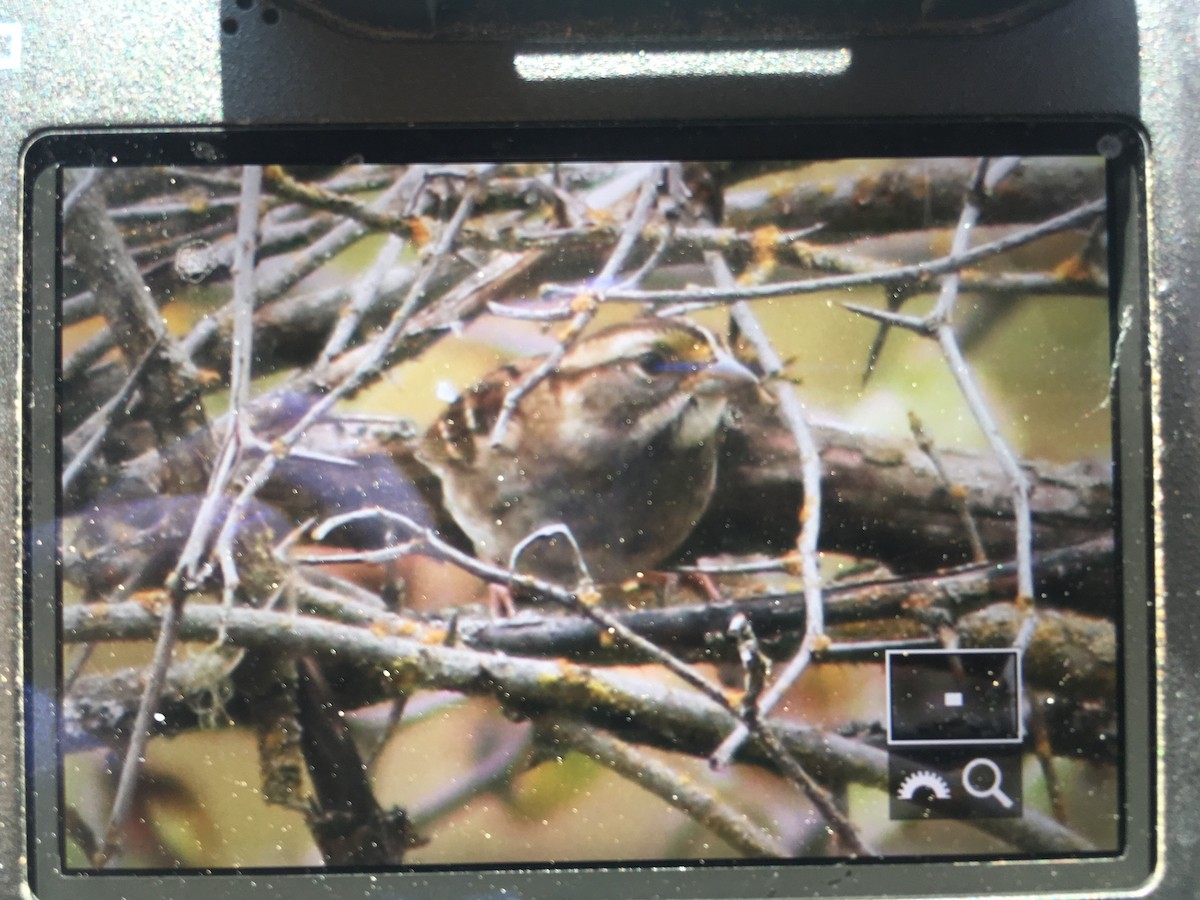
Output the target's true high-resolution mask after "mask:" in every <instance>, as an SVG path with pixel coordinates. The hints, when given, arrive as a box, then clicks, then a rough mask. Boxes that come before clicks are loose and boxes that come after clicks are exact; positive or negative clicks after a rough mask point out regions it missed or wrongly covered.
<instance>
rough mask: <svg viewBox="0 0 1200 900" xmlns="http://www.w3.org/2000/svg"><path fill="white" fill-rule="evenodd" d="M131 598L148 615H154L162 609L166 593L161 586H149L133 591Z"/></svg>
mask: <svg viewBox="0 0 1200 900" xmlns="http://www.w3.org/2000/svg"><path fill="white" fill-rule="evenodd" d="M131 599H132V600H133V602H134V603H136V604H138V605H139V606H140V607H141V608H142V609H144V610H146V612H148V613H150V615H152V616H156V615H158V614H159V612H161V611H162V607H163V604H164V603H165V602H166V600H167V593H166V591H164V590H163V589H162V588H150V589H148V590H144V591H134V592H133V597H132V598H131Z"/></svg>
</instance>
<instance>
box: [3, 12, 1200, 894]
mask: <svg viewBox="0 0 1200 900" xmlns="http://www.w3.org/2000/svg"><path fill="white" fill-rule="evenodd" d="M229 7H230V8H229V9H227V10H225V11H224V12H225V13H229V12H232V11H233V10H232V4H229ZM1130 9H1131V8H1130V4H1129V3H1128V2H1124V0H1095V2H1076V3H1074V4H1072V5H1070V6H1068V7H1067V8H1066V9H1064V10H1062V11H1059V12H1056V13H1053V14H1051V15H1050V16H1047V17H1046V18H1044V19H1042V20H1039V21H1038V22H1035V23H1032V24H1031V25H1029V26H1026V27H1024V28H1021V29H1018V30H1017V31H1015V32H1013V33H1011V34H1010V35H1007V36H1005V37H1002V38H999V39H997V38H973V39H972V38H967V39H959V40H955V41H938V40H934V39H928V38H926V39H908V40H905V41H898V42H896V43H895V44H893V45H890V46H885V45H882V44H878V43H866V44H863V45H862V46H856V47H855V48H854V49H855V60H854V64H853V65H852V67H851V70H850V72H849V74H848V75H847V76H846V77H845V78H844V79H843V80H840V81H839V82H838V83H836V84H832V85H829V84H825V85H818V84H815V83H813V82H811V81H808V82H805V81H801V80H780V81H776V82H770V83H767V82H766V81H764V80H763V79H747V80H739V79H721V80H718V81H706V82H704V83H703V84H695V83H690V84H689V83H685V82H656V83H653V84H649V85H641V86H638V87H637V88H636V89H635V88H634V87H632V86H630V85H629V84H603V85H600V84H595V85H591V86H579V85H575V86H572V87H566V86H563V85H536V86H533V85H522V84H520V83H519V82H517V81H516V79H515V77H514V76H513V74H512V67H511V49H510V48H506V47H504V46H502V45H495V44H492V45H477V46H472V45H454V46H450V47H444V46H443V47H439V46H434V45H422V46H419V47H415V48H400V47H397V46H394V45H376V46H369V45H362V44H360V43H358V42H356V41H354V40H353V39H350V38H347V37H345V36H341V35H337V36H330V35H329V34H327V33H323V32H321V31H320V30H319V29H318V28H316V27H315V26H309V25H308V24H307V23H301V22H299V21H291V20H285V21H284V22H283V23H281V25H280V26H277V27H275V28H271V27H267V26H264V25H263V24H262V23H261V21H260V20H258V19H255V18H253V17H250V16H244V14H240V13H239V15H243V16H244V19H245V21H244V27H243V28H241V29H240V30H239V32H238V34H237V35H235V36H234V37H232V38H222V37H221V31H220V28H219V23H220V20H221V16H222V14H223V12H222V10H221V9H220V8H219V4H218V3H217V2H215V0H168V2H162V0H158V2H155V0H122V2H115V0H53V2H48V0H0V22H12V21H17V22H20V23H21V24H22V26H23V30H24V48H23V65H22V68H21V69H19V70H0V123H2V127H0V152H2V154H3V158H4V159H5V160H7V161H8V165H9V166H10V172H11V171H12V169H13V168H15V166H16V165H17V162H18V159H19V155H20V149H21V145H22V144H23V142H24V141H25V140H26V138H27V137H28V136H29V135H31V134H33V133H34V132H36V131H39V130H41V129H45V128H55V127H63V126H67V125H69V124H71V123H79V124H87V125H105V124H125V125H139V124H206V123H216V122H220V121H302V120H305V119H308V118H311V117H316V118H319V119H322V120H327V121H342V122H369V121H379V122H385V123H404V122H410V121H446V120H451V119H457V120H468V121H479V120H484V119H496V118H500V119H504V118H520V119H533V120H543V121H544V120H556V119H569V118H573V117H574V118H585V119H602V118H609V117H613V118H627V117H628V116H629V114H630V109H631V103H632V102H636V103H637V104H638V109H639V111H640V114H641V115H644V116H650V117H658V118H686V117H703V118H709V117H714V116H716V115H718V113H719V112H720V111H722V110H724V111H726V112H727V113H729V114H733V115H737V116H772V115H773V116H797V115H810V116H835V115H844V114H846V113H848V112H853V113H855V114H857V115H903V116H920V115H928V114H931V113H934V112H942V113H948V114H952V115H962V116H979V115H1003V114H1013V113H1018V112H1023V113H1026V114H1029V113H1033V114H1045V115H1060V116H1061V115H1077V114H1095V113H1107V114H1113V113H1117V114H1122V115H1126V116H1128V117H1129V118H1130V119H1131V120H1132V119H1138V118H1140V121H1141V122H1142V123H1144V125H1145V127H1146V130H1147V131H1148V133H1149V135H1150V138H1151V140H1152V142H1153V148H1154V149H1153V152H1152V155H1151V158H1150V163H1149V175H1150V179H1151V190H1152V193H1153V197H1154V202H1153V208H1152V211H1151V215H1152V218H1151V234H1150V237H1151V246H1150V251H1151V263H1152V281H1151V291H1152V299H1153V302H1154V304H1155V306H1154V310H1153V315H1152V318H1153V325H1154V326H1155V329H1156V340H1157V345H1156V348H1155V359H1156V364H1157V366H1158V371H1159V377H1158V378H1157V379H1156V381H1155V391H1156V398H1157V402H1158V411H1159V413H1160V416H1159V418H1158V420H1157V422H1158V428H1157V432H1156V433H1157V437H1158V440H1159V441H1160V445H1159V446H1160V449H1161V456H1160V461H1159V465H1160V467H1161V468H1160V473H1161V483H1160V486H1159V488H1158V490H1159V499H1160V502H1159V504H1158V508H1157V513H1158V516H1159V519H1158V524H1159V526H1160V528H1159V532H1158V535H1159V540H1160V544H1159V556H1158V560H1159V565H1160V569H1159V577H1160V584H1159V589H1160V591H1164V593H1163V594H1162V598H1163V602H1162V603H1161V605H1160V606H1159V609H1158V612H1159V617H1160V618H1159V622H1160V638H1161V640H1162V641H1163V642H1164V644H1165V647H1166V653H1165V655H1164V656H1163V657H1161V659H1160V662H1161V664H1162V665H1163V667H1164V672H1165V679H1164V680H1163V683H1162V696H1163V697H1164V698H1165V700H1166V712H1165V713H1162V712H1160V722H1161V723H1162V725H1163V727H1164V729H1165V736H1166V754H1165V761H1164V763H1163V765H1164V767H1165V770H1166V778H1167V781H1166V787H1165V791H1164V795H1165V796H1166V798H1167V801H1168V806H1167V810H1166V814H1167V828H1166V829H1165V839H1164V840H1165V846H1164V849H1165V852H1166V860H1167V866H1166V869H1165V876H1164V880H1163V882H1162V883H1161V885H1160V887H1159V889H1158V891H1157V895H1158V896H1164V897H1195V896H1197V891H1198V888H1197V885H1200V854H1198V853H1197V849H1198V848H1197V844H1198V843H1200V753H1198V752H1197V749H1196V748H1198V747H1200V553H1197V551H1196V547H1197V545H1198V544H1200V540H1198V539H1200V525H1198V524H1197V519H1196V516H1197V515H1200V480H1198V479H1197V474H1196V473H1197V472H1200V445H1198V442H1200V434H1198V433H1197V432H1198V431H1200V413H1198V411H1197V404H1200V400H1198V399H1197V398H1200V306H1198V304H1200V233H1198V232H1200V226H1198V219H1200V214H1198V213H1197V210H1200V178H1198V177H1197V171H1198V168H1200V124H1198V122H1197V118H1196V115H1197V113H1196V111H1197V110H1198V109H1200V55H1198V54H1200V12H1198V11H1197V9H1196V6H1195V4H1194V2H1193V0H1140V2H1138V3H1137V20H1136V22H1135V21H1134V19H1133V16H1132V15H1131V14H1130ZM1097 23H1100V24H1101V26H1102V27H1100V28H1098V31H1099V33H1098V34H1088V32H1089V30H1091V29H1097ZM1085 25H1087V26H1088V27H1084V26H1085ZM1135 26H1136V27H1135ZM1075 34H1078V35H1080V39H1079V40H1072V37H1071V36H1072V35H1075ZM1085 36H1086V39H1085ZM1139 58H1140V71H1139V72H1138V77H1136V78H1135V77H1132V75H1131V72H1132V71H1133V70H1134V69H1133V67H1136V66H1137V65H1139V63H1138V59H1139ZM767 88H769V89H767ZM635 93H636V101H635V100H634V95H635ZM18 199H19V183H18V179H17V178H15V177H13V176H12V175H11V174H10V175H9V177H7V178H4V179H0V216H2V217H3V219H2V221H0V278H2V279H3V295H2V300H0V392H2V394H0V400H2V402H0V454H3V456H4V458H7V459H9V460H13V461H14V464H12V465H10V466H7V467H0V505H3V507H4V508H5V509H6V510H7V512H5V513H4V514H3V515H5V516H7V517H8V518H7V520H6V521H8V522H9V523H10V524H9V525H8V527H9V529H10V531H9V535H10V537H11V540H10V541H5V542H3V543H0V548H2V549H0V554H3V555H2V556H0V597H4V598H10V600H9V601H8V602H4V603H0V628H2V629H3V633H4V634H6V635H10V636H11V637H10V638H8V639H5V640H0V779H2V780H3V786H4V789H3V790H0V896H3V897H9V896H17V895H18V892H19V891H20V885H21V884H22V882H23V860H24V855H25V853H26V850H27V848H26V839H25V831H24V825H23V822H24V813H23V809H22V787H21V783H20V775H21V764H22V759H21V752H20V749H19V748H20V743H19V730H18V729H17V728H16V725H17V722H18V721H19V699H20V678H19V657H20V642H19V640H18V638H17V636H18V635H19V626H20V620H21V608H20V603H19V601H18V598H19V597H20V556H19V549H20V548H19V538H18V535H17V533H16V532H17V530H18V528H19V521H20V519H19V509H20V497H19V494H18V491H19V487H20V480H19V474H20V472H19V468H18V466H17V465H16V464H15V461H16V460H17V459H18V458H19V451H20V438H19V434H20V432H19V429H20V424H21V422H20V413H21V410H22V406H23V403H22V400H21V396H20V368H19V362H20V354H21V343H20V321H21V310H20V300H19V298H20V294H19V285H20V279H19V260H18V256H17V253H18V245H17V237H18V233H19V232H18V228H17V224H18ZM829 877H830V878H836V877H837V876H836V875H835V873H834V872H832V871H831V872H829ZM272 880H274V881H276V882H277V881H278V880H277V879H270V878H266V879H262V880H261V881H262V882H270V881H272ZM177 883H178V882H173V881H169V880H168V881H167V882H165V883H163V884H161V885H155V884H154V882H153V880H147V881H146V882H144V884H145V890H146V896H156V897H167V896H174V895H176V894H175V892H174V890H173V888H172V885H173V884H177ZM227 883H228V882H226V881H224V880H222V879H217V880H214V881H213V882H211V883H210V884H209V888H210V889H211V891H212V893H211V895H212V896H220V895H222V894H223V888H222V885H225V884H227ZM665 883H666V882H662V884H665ZM647 887H648V885H647ZM660 889H662V888H661V886H660ZM481 890H486V888H483V887H482V886H481ZM901 890H904V889H903V888H902V889H901ZM268 893H269V892H268ZM904 893H910V894H911V893H912V892H911V891H909V890H904ZM337 894H338V891H337V887H336V882H330V883H329V892H328V895H329V896H337ZM97 896H99V895H97Z"/></svg>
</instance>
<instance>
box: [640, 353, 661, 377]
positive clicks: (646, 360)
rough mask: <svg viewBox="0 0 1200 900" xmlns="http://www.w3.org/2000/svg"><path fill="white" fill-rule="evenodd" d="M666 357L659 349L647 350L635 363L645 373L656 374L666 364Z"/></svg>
mask: <svg viewBox="0 0 1200 900" xmlns="http://www.w3.org/2000/svg"><path fill="white" fill-rule="evenodd" d="M666 362H667V359H666V357H665V356H663V355H662V352H661V351H659V350H647V351H646V352H645V353H643V354H641V355H640V356H639V357H638V358H637V364H638V365H639V366H640V367H641V369H642V371H643V372H645V373H646V374H647V375H656V374H658V373H659V372H661V371H662V370H663V368H665V366H666Z"/></svg>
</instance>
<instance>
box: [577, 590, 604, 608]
mask: <svg viewBox="0 0 1200 900" xmlns="http://www.w3.org/2000/svg"><path fill="white" fill-rule="evenodd" d="M575 596H576V597H577V598H578V599H579V602H580V603H582V604H583V605H584V606H597V605H599V603H600V601H601V600H602V599H603V598H602V597H601V596H600V592H599V591H598V590H596V588H595V587H594V586H593V587H587V588H584V589H582V590H581V591H580V592H579V593H578V594H576V595H575Z"/></svg>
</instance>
